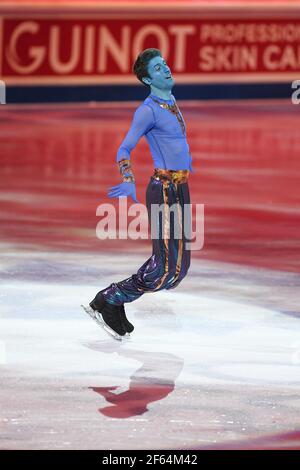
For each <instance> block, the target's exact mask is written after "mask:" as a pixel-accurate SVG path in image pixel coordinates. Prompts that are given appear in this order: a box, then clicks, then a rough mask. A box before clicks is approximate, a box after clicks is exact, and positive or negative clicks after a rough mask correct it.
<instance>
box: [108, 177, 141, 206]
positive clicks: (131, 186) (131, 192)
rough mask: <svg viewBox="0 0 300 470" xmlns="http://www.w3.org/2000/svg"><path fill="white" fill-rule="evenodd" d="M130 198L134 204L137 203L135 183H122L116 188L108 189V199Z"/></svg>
mask: <svg viewBox="0 0 300 470" xmlns="http://www.w3.org/2000/svg"><path fill="white" fill-rule="evenodd" d="M126 196H131V197H132V199H133V201H134V202H139V201H138V200H137V198H136V188H135V183H132V182H126V181H124V182H123V183H121V184H117V186H112V187H111V188H109V192H108V197H126Z"/></svg>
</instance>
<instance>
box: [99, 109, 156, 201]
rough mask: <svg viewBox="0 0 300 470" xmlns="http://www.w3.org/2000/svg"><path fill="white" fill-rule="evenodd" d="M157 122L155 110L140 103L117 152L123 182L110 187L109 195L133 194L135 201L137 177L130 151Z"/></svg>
mask: <svg viewBox="0 0 300 470" xmlns="http://www.w3.org/2000/svg"><path fill="white" fill-rule="evenodd" d="M154 124H155V121H154V115H153V111H152V109H151V108H150V106H147V105H146V104H142V105H140V106H139V107H138V108H137V110H136V111H135V113H134V116H133V119H132V123H131V126H130V129H129V131H128V132H127V134H126V136H125V138H124V140H123V142H122V143H121V145H120V147H119V149H118V152H117V158H116V161H117V164H118V167H119V171H120V173H121V175H122V180H123V182H122V183H121V184H118V185H117V186H113V187H111V188H110V190H109V193H108V196H109V197H122V196H131V197H132V199H133V200H134V202H138V201H137V199H136V187H135V178H134V174H133V171H132V167H131V161H130V153H131V151H132V150H133V149H134V148H135V146H136V145H137V143H138V141H139V140H140V139H141V137H142V136H143V135H145V134H146V133H147V132H148V131H149V130H150V129H151V128H152V127H153V126H154Z"/></svg>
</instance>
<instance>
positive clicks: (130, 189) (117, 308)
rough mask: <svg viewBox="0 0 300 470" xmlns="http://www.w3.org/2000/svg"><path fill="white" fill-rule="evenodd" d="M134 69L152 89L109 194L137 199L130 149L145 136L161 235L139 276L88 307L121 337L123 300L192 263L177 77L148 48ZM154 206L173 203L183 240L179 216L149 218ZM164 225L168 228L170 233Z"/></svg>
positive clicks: (126, 328)
mask: <svg viewBox="0 0 300 470" xmlns="http://www.w3.org/2000/svg"><path fill="white" fill-rule="evenodd" d="M133 72H134V73H135V75H136V76H137V78H138V80H140V81H141V82H142V83H143V84H144V85H146V86H148V87H150V90H151V93H150V94H149V95H148V97H147V98H146V99H145V100H144V102H143V103H142V104H141V105H140V106H138V108H137V109H136V111H135V113H134V116H133V120H132V123H131V127H130V129H129V131H128V133H127V135H126V137H125V138H124V140H123V142H122V143H121V145H120V147H119V149H118V152H117V158H116V162H117V165H118V168H119V171H120V174H121V175H122V183H121V184H118V185H117V186H113V187H112V188H110V191H109V193H108V196H109V197H122V196H131V197H132V199H133V201H135V202H138V201H137V199H136V187H135V178H134V174H133V171H132V167H131V161H130V152H131V151H132V149H134V148H135V146H136V145H137V143H138V141H139V140H140V138H141V137H142V136H143V135H144V136H145V137H146V139H147V141H148V144H149V146H150V152H151V155H152V158H153V163H154V173H153V175H152V176H151V177H150V181H149V184H148V187H147V190H146V204H147V210H148V217H149V222H150V226H151V224H152V223H154V224H156V225H157V224H158V225H159V237H158V238H153V239H152V247H153V252H152V255H151V256H150V258H149V259H147V261H145V263H144V264H143V265H142V266H141V267H140V268H139V270H138V271H137V273H136V274H133V275H132V276H130V277H128V278H126V279H124V280H123V281H120V282H116V283H112V284H111V285H109V286H108V287H107V288H105V289H103V290H102V291H100V292H98V293H97V295H96V296H95V298H94V300H92V301H91V302H90V304H89V306H88V307H84V309H85V310H86V312H87V313H88V314H89V315H90V316H91V317H92V318H93V319H94V320H95V321H97V322H98V323H99V324H101V326H103V327H104V329H106V331H107V332H108V333H110V334H112V335H113V336H114V338H116V339H118V340H120V339H122V337H123V336H125V335H126V336H128V335H129V334H130V333H131V332H132V331H133V330H134V326H133V325H132V324H131V323H130V322H129V321H128V319H127V317H126V314H125V309H124V303H126V302H132V301H134V300H136V299H138V298H139V297H140V296H141V295H143V294H145V293H149V292H157V291H158V290H161V289H173V288H174V287H176V286H178V284H179V283H180V282H181V280H182V279H183V278H184V277H185V275H186V274H187V271H188V269H189V266H190V250H187V249H186V246H185V243H186V239H187V238H186V233H185V231H184V230H183V223H182V221H183V219H184V211H185V210H187V209H185V206H184V205H185V204H190V195H189V187H188V176H189V172H190V171H193V169H192V166H191V161H192V158H191V155H190V152H189V145H188V143H187V139H186V127H185V122H184V119H183V116H182V114H181V112H180V110H179V108H178V106H177V104H176V100H175V97H174V96H173V95H172V93H171V90H172V87H173V85H174V80H173V77H172V74H171V70H170V68H169V66H168V65H167V63H166V61H165V60H164V58H163V57H162V55H161V52H160V51H159V50H158V49H154V48H150V49H145V50H144V51H142V52H141V53H140V54H139V55H138V57H137V59H136V61H135V63H134V65H133ZM152 204H157V205H159V206H161V205H162V206H163V207H164V208H165V209H169V208H170V206H172V205H174V204H175V207H177V208H178V214H179V220H180V222H179V224H180V228H181V234H182V236H181V238H179V237H178V236H176V237H174V223H175V222H174V220H175V217H174V218H173V219H172V218H171V217H169V218H167V216H168V214H167V210H166V211H164V213H163V217H162V220H161V219H160V218H159V221H158V220H154V221H153V220H151V205H152ZM168 206H169V207H168ZM179 206H180V207H179ZM188 207H189V206H188ZM172 220H173V222H172ZM166 228H169V231H168V232H167V231H166Z"/></svg>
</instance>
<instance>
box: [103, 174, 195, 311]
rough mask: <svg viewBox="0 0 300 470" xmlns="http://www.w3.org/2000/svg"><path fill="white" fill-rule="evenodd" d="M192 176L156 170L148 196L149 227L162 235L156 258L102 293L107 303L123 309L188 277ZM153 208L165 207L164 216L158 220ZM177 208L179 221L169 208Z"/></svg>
mask: <svg viewBox="0 0 300 470" xmlns="http://www.w3.org/2000/svg"><path fill="white" fill-rule="evenodd" d="M188 175H189V171H188V170H177V171H175V170H164V169H159V168H155V170H154V175H153V176H151V177H150V181H149V183H148V187H147V192H146V204H147V210H148V220H149V224H150V227H151V226H152V224H155V226H156V230H157V232H156V233H158V235H157V237H156V238H152V255H151V256H150V258H148V259H147V261H145V263H144V264H143V265H142V266H141V267H140V268H139V270H138V271H137V273H136V274H133V275H132V276H130V277H128V278H126V279H124V280H123V281H120V282H116V283H112V284H111V285H110V286H108V287H107V288H106V289H103V290H102V291H100V292H101V293H102V295H103V296H104V298H105V300H106V301H107V302H109V303H111V304H114V305H121V304H123V303H125V302H132V301H133V300H136V299H138V298H139V297H140V296H141V295H143V294H145V293H147V292H148V293H149V292H156V291H159V290H162V289H173V288H174V287H176V286H178V284H179V283H180V282H181V281H182V279H183V278H184V277H185V275H186V274H187V271H188V269H189V266H190V258H191V255H190V253H191V252H190V250H188V249H186V241H189V240H190V233H191V232H190V230H191V210H190V206H189V205H188V206H184V204H190V194H189V187H188V182H187V180H188ZM152 204H158V205H163V206H161V207H163V210H162V214H161V216H158V217H155V220H153V214H152V215H151V205H152ZM173 204H174V206H173V208H175V211H177V217H173V216H172V215H173V214H172V211H169V210H167V209H168V207H167V206H169V207H170V206H172V205H173ZM180 207H181V211H180ZM168 212H169V217H168ZM183 222H185V224H183ZM178 224H179V225H178ZM176 230H177V234H176Z"/></svg>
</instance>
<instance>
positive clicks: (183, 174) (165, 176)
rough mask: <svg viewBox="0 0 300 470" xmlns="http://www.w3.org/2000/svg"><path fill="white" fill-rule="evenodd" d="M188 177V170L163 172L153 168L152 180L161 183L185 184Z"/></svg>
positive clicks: (160, 169) (163, 170) (161, 169)
mask: <svg viewBox="0 0 300 470" xmlns="http://www.w3.org/2000/svg"><path fill="white" fill-rule="evenodd" d="M188 177H189V170H165V169H163V168H154V175H153V178H154V179H156V180H160V181H162V182H163V183H168V182H172V183H186V182H187V181H188Z"/></svg>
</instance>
